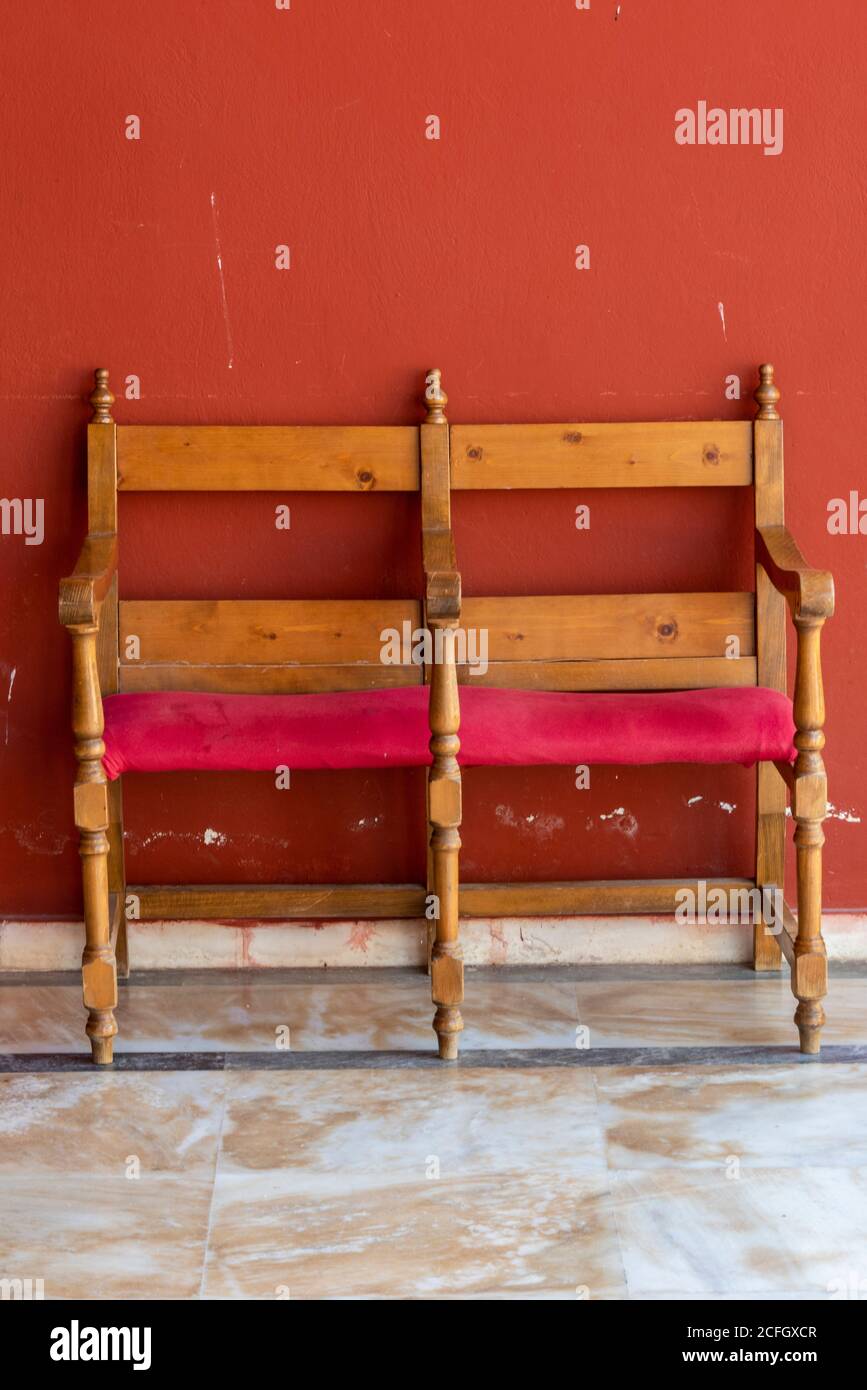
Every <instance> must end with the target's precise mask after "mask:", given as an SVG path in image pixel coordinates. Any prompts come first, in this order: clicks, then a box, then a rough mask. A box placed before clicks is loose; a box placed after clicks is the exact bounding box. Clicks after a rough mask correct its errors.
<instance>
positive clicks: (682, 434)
mask: <svg viewBox="0 0 867 1390" xmlns="http://www.w3.org/2000/svg"><path fill="white" fill-rule="evenodd" d="M752 434H753V432H752V425H751V423H750V422H749V421H747V420H709V421H702V420H699V421H694V420H686V421H685V420H679V421H671V422H669V421H665V422H655V423H652V424H600V425H592V424H591V425H452V427H451V461H452V487H453V488H497V489H499V488H561V487H563V488H565V487H569V488H590V487H618V488H619V487H739V486H747V485H749V484H750V483H751V482H752V481H753V447H752Z"/></svg>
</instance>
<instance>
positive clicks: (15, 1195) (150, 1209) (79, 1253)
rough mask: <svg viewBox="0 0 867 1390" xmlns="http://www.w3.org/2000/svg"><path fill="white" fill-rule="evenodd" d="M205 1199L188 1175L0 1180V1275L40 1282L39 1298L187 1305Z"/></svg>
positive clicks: (204, 1224) (70, 1173)
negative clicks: (161, 1300) (162, 1301)
mask: <svg viewBox="0 0 867 1390" xmlns="http://www.w3.org/2000/svg"><path fill="white" fill-rule="evenodd" d="M139 1079H140V1078H138V1079H137V1080H139ZM211 1193H212V1180H211V1179H210V1178H204V1177H201V1178H199V1177H191V1176H189V1175H188V1174H183V1175H181V1174H177V1173H165V1172H161V1173H150V1174H145V1175H143V1176H142V1178H141V1179H140V1180H139V1181H130V1180H128V1179H126V1178H124V1177H118V1176H113V1175H107V1174H105V1173H100V1174H99V1175H98V1176H97V1177H96V1178H94V1175H93V1173H92V1172H91V1171H81V1172H75V1171H74V1170H72V1169H70V1168H66V1169H63V1170H61V1171H58V1170H57V1169H55V1170H54V1171H51V1170H48V1169H45V1170H44V1171H43V1172H33V1173H31V1174H27V1175H24V1176H21V1177H12V1176H10V1175H9V1174H6V1173H4V1174H3V1175H2V1178H0V1276H2V1277H4V1278H25V1279H26V1278H31V1279H42V1280H43V1281H44V1286H45V1287H44V1294H45V1298H46V1299H72V1298H74V1299H112V1298H117V1299H139V1298H144V1299H152V1298H177V1299H190V1298H197V1297H198V1296H199V1291H200V1287H201V1280H202V1269H203V1265H204V1258H205V1248H206V1241H207V1233H208V1215H209V1212H210V1206H211Z"/></svg>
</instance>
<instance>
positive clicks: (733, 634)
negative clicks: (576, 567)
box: [461, 593, 755, 662]
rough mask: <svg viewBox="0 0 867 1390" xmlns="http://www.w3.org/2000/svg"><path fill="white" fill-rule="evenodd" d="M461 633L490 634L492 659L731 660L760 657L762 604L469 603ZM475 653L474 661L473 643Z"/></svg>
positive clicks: (591, 599)
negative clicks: (730, 654)
mask: <svg viewBox="0 0 867 1390" xmlns="http://www.w3.org/2000/svg"><path fill="white" fill-rule="evenodd" d="M461 627H462V628H463V629H465V630H469V629H474V630H476V631H477V632H479V633H481V632H487V642H488V660H489V661H509V662H515V661H520V662H528V661H569V660H575V659H580V660H583V661H590V660H597V661H598V660H622V659H636V658H661V659H669V660H670V659H671V658H676V657H722V658H725V657H726V654H727V651H728V650H731V651H736V652H737V654H738V656H742V657H743V656H754V655H755V598H754V595H753V594H750V593H729V594H707V593H704V594H582V595H578V596H575V597H559V596H558V597H552V596H546V597H539V596H533V597H525V598H466V599H464V601H463V607H462V611H461ZM732 638H736V639H737V645H735V644H734V643H733V642H732V640H731V639H732ZM468 649H469V650H470V654H471V655H472V654H473V648H472V642H471V640H469V638H468Z"/></svg>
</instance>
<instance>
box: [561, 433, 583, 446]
mask: <svg viewBox="0 0 867 1390" xmlns="http://www.w3.org/2000/svg"><path fill="white" fill-rule="evenodd" d="M563 443H564V444H580V443H581V435H580V434H579V432H578V430H570V432H569V433H568V434H564V435H563Z"/></svg>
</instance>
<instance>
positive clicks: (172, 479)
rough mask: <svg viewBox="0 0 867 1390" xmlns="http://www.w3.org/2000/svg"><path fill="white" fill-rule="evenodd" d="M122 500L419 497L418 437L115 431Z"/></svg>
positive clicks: (353, 432)
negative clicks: (209, 495) (152, 495)
mask: <svg viewBox="0 0 867 1390" xmlns="http://www.w3.org/2000/svg"><path fill="white" fill-rule="evenodd" d="M117 486H118V490H119V491H120V492H374V491H376V492H417V491H418V488H419V445H418V430H417V429H414V428H412V426H401V425H398V426H390V425H386V426H380V425H195V426H192V427H191V426H187V425H118V427H117Z"/></svg>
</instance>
